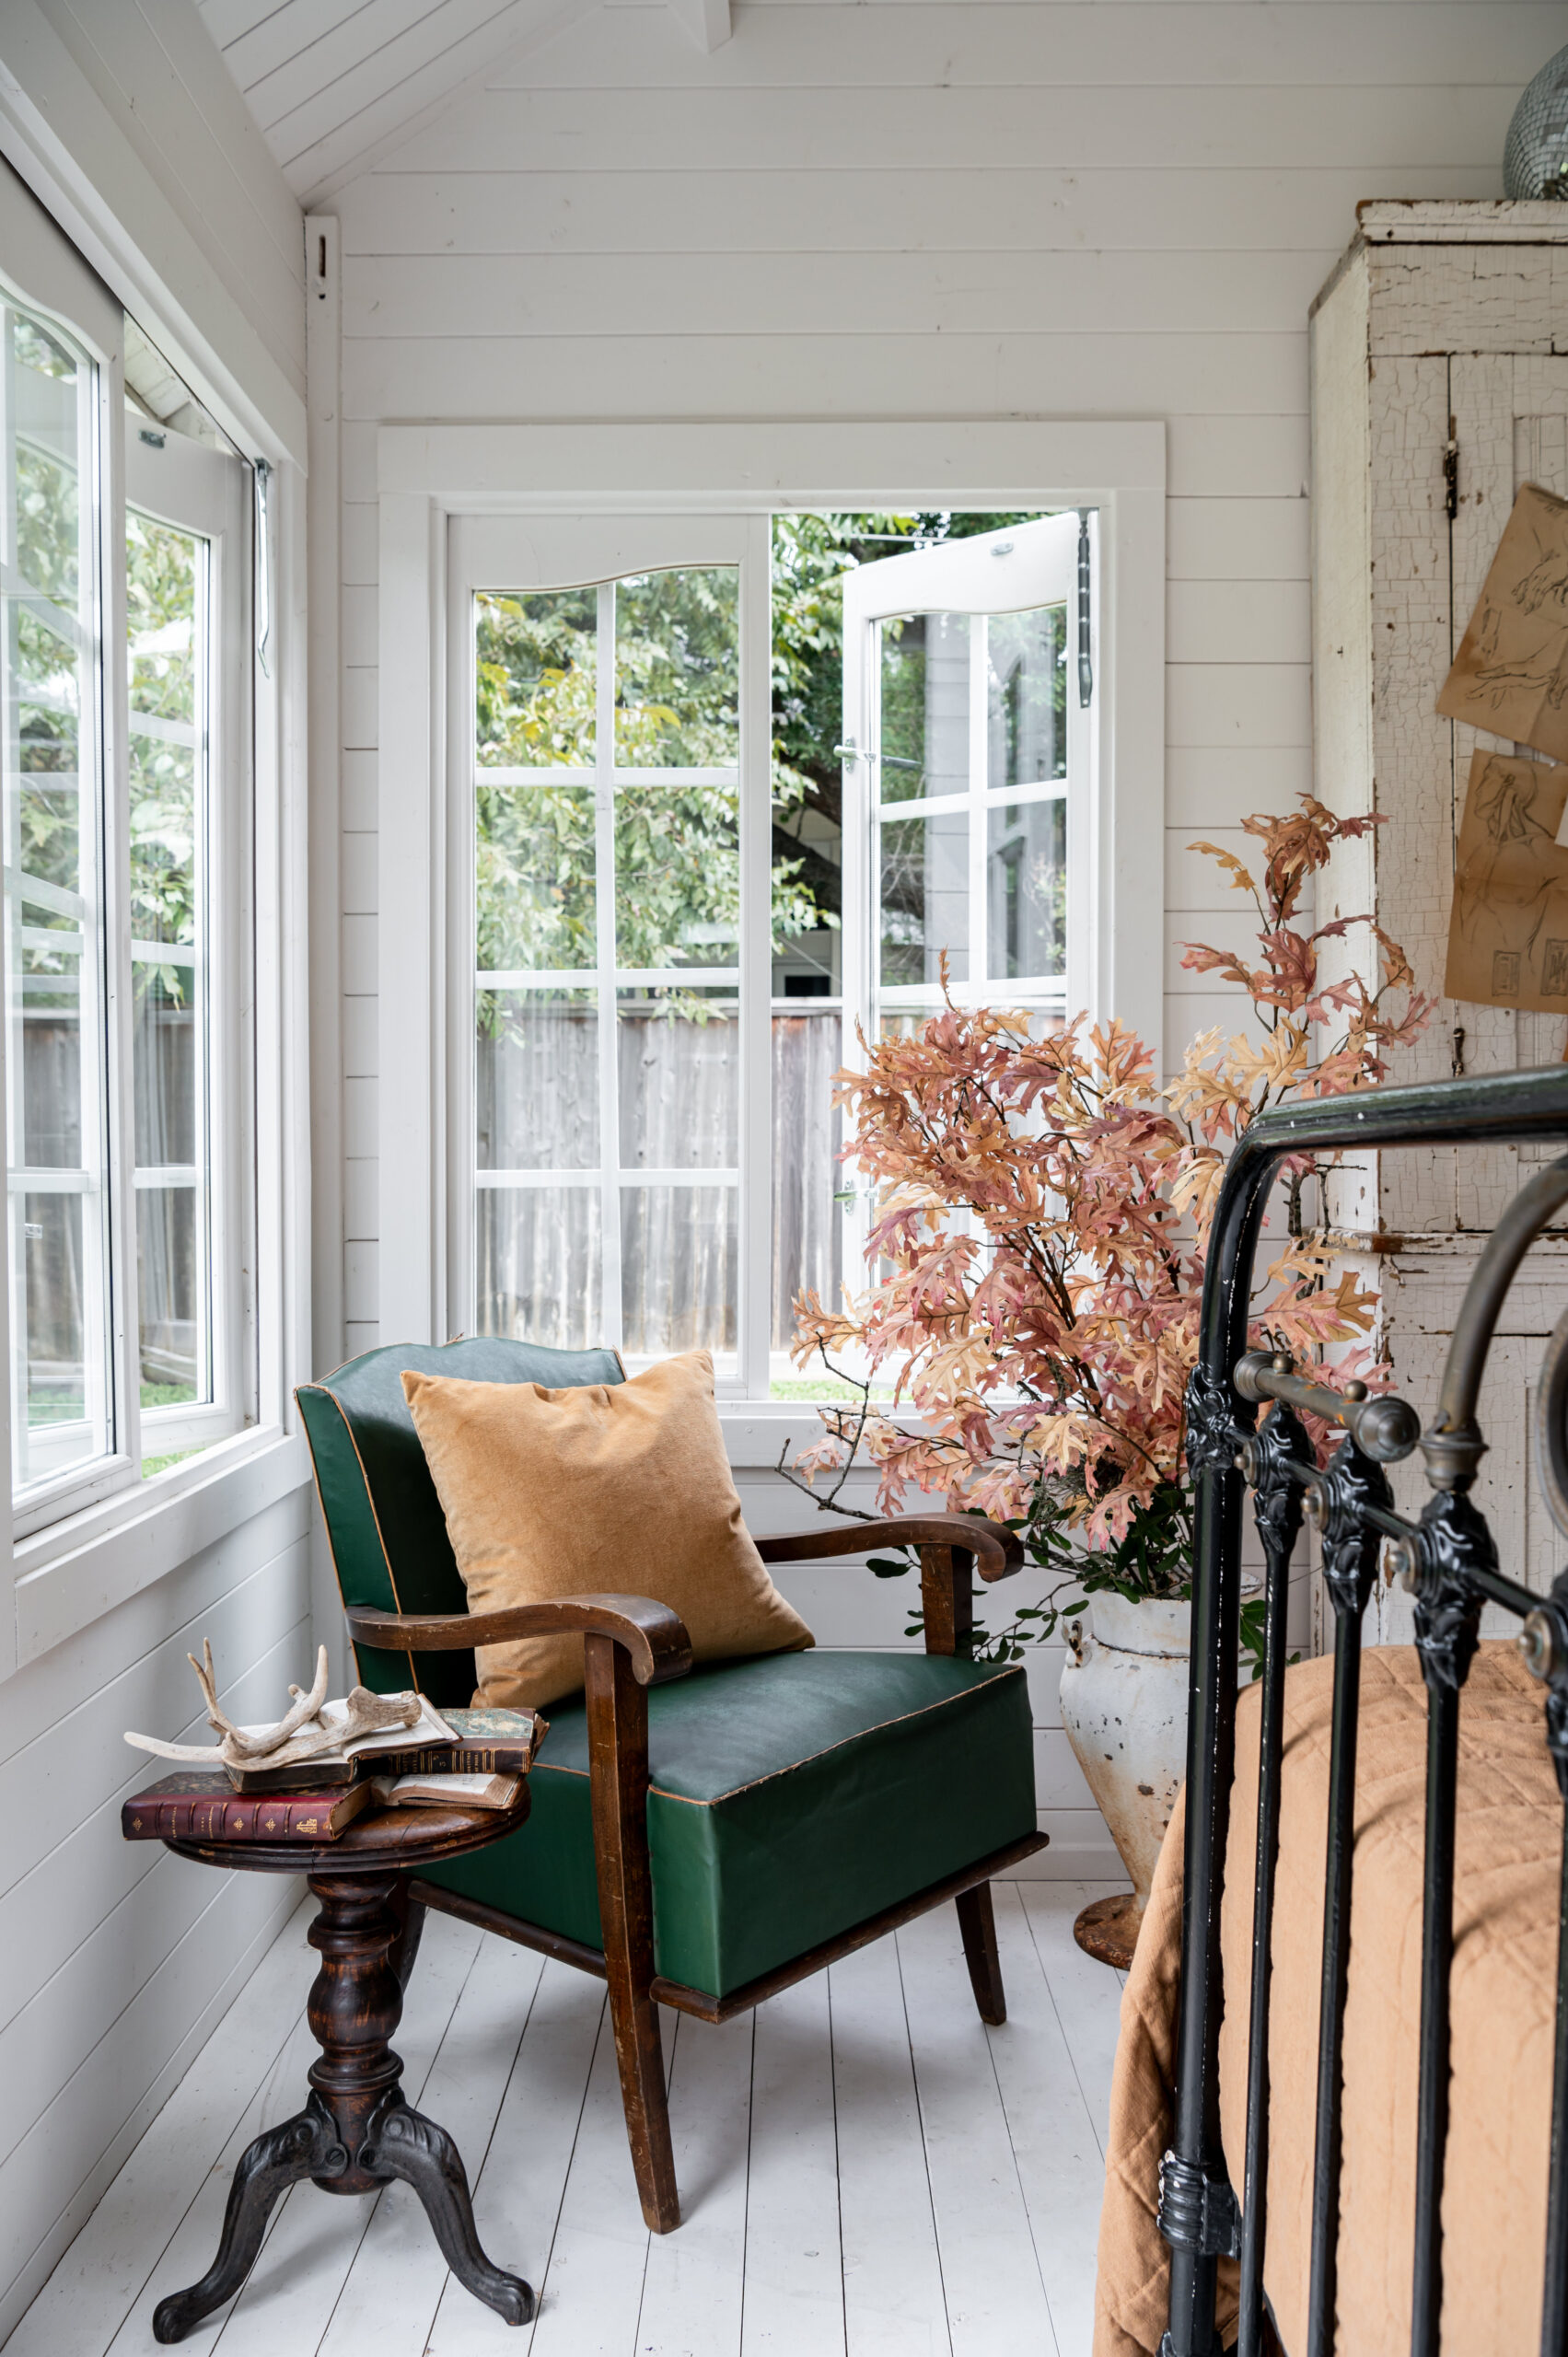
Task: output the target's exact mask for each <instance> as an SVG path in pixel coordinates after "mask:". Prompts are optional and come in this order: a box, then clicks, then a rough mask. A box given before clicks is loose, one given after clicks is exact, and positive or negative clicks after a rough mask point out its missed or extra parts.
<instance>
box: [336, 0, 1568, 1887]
mask: <svg viewBox="0 0 1568 2357" xmlns="http://www.w3.org/2000/svg"><path fill="white" fill-rule="evenodd" d="M735 27H736V29H735V34H734V38H733V39H732V40H731V41H729V42H728V43H727V44H726V46H725V47H723V48H722V49H720V50H718V51H717V52H714V54H713V55H712V56H706V57H704V56H703V55H702V54H700V53H699V52H697V51H695V50H694V49H693V47H692V45H691V42H690V41H688V40H687V39H686V38H685V36H684V35H683V34H682V33H681V32H680V30H679V26H678V24H677V22H676V20H675V18H674V17H673V15H672V14H671V13H670V11H668V9H666V8H663V7H636V6H629V7H608V8H603V9H600V10H598V11H596V12H595V13H593V14H592V15H589V16H587V17H583V18H582V19H581V20H580V21H578V22H576V23H575V24H573V25H571V26H569V27H568V28H567V29H564V30H563V32H562V33H561V34H560V35H559V36H558V37H557V38H556V39H555V40H554V41H551V42H549V43H548V44H546V45H545V46H543V47H541V48H535V49H533V50H532V51H530V52H528V54H526V55H522V56H519V57H518V58H517V61H516V62H515V63H505V62H504V63H503V64H501V65H500V66H498V67H496V68H494V69H493V70H492V71H491V73H490V74H489V75H488V78H487V84H486V86H485V87H482V88H481V89H478V90H476V91H474V92H472V93H471V94H470V95H469V96H467V97H466V98H464V99H461V100H460V101H459V102H457V103H455V104H453V105H452V106H451V107H450V108H449V109H448V110H447V111H446V112H445V113H443V114H442V115H441V116H440V117H439V118H438V119H437V120H436V122H433V123H431V124H429V125H427V126H426V127H424V128H423V129H421V130H420V131H419V132H418V133H417V134H415V135H414V136H413V137H412V139H411V140H410V141H409V143H408V144H407V145H404V146H403V147H402V148H401V149H399V150H397V151H396V152H394V153H392V154H389V155H388V156H386V157H383V158H382V159H381V160H380V162H379V163H378V164H377V167H376V168H374V169H373V170H370V171H368V172H366V174H365V175H364V176H363V177H361V178H359V179H357V180H354V181H352V182H351V183H350V184H349V185H347V186H346V187H344V188H343V189H342V190H341V191H340V192H339V193H338V194H337V196H336V197H335V198H334V199H331V201H330V206H329V209H331V210H332V211H335V212H336V213H337V214H338V215H339V216H340V219H341V224H342V242H343V280H342V291H343V402H342V416H343V442H342V449H343V509H342V533H343V679H342V685H343V696H342V712H343V842H342V850H343V944H342V946H343V993H344V996H343V1051H344V1064H343V1115H344V1141H345V1163H344V1200H345V1236H344V1247H343V1249H344V1305H345V1318H346V1321H347V1331H346V1337H345V1341H346V1347H347V1348H348V1349H349V1350H351V1351H352V1350H354V1349H357V1348H361V1347H364V1346H365V1345H366V1344H367V1343H369V1342H370V1341H373V1340H375V1339H376V1337H377V1173H376V1167H375V1160H374V1157H375V1153H376V1098H377V1070H376V1020H375V1013H376V1010H375V992H376V976H377V918H376V874H377V845H376V825H377V755H376V709H377V679H376V672H375V668H374V666H375V662H376V644H377V526H376V511H375V505H374V502H375V494H376V452H375V437H376V429H377V424H379V423H381V422H383V421H390V420H439V421H447V420H487V419H496V420H507V419H528V420H552V419H563V420H569V419H579V418H598V419H614V418H618V417H624V418H636V419H650V418H655V419H680V420H686V419H698V420H701V419H708V418H712V419H731V418H760V417H761V418H859V419H866V418H869V419H877V418H882V417H887V418H907V417H976V418H997V417H1017V416H1043V417H1051V418H1077V417H1088V418H1102V417H1157V418H1161V419H1163V420H1164V421H1165V422H1166V425H1167V452H1168V467H1169V483H1170V501H1169V511H1168V519H1167V520H1168V550H1169V556H1168V571H1169V591H1168V657H1169V668H1168V673H1167V692H1166V714H1167V728H1166V735H1167V771H1166V819H1167V877H1168V882H1167V945H1166V950H1165V956H1166V970H1167V1004H1166V1028H1167V1043H1168V1045H1167V1052H1170V1051H1173V1050H1179V1046H1180V1044H1181V1043H1182V1042H1183V1041H1184V1040H1185V1039H1187V1038H1188V1037H1189V1036H1190V1035H1191V1032H1192V1031H1194V1030H1196V1029H1198V1028H1202V1026H1203V1025H1205V1024H1207V1023H1210V1022H1214V1021H1219V1020H1225V1019H1234V1018H1235V1016H1236V1012H1237V1010H1236V1003H1235V1001H1234V1000H1233V999H1227V998H1226V997H1225V995H1223V994H1221V993H1214V991H1213V990H1212V989H1208V990H1206V989H1204V988H1202V987H1201V986H1199V984H1200V978H1198V977H1196V976H1193V975H1190V974H1187V973H1185V972H1184V971H1183V970H1182V969H1181V967H1180V962H1179V959H1180V949H1179V944H1180V943H1181V942H1182V941H1183V940H1186V939H1190V938H1192V937H1194V936H1196V937H1198V938H1210V939H1213V938H1214V937H1215V935H1216V930H1217V932H1218V937H1219V938H1221V939H1222V940H1223V939H1227V938H1232V937H1235V936H1236V935H1237V934H1238V933H1239V930H1240V927H1239V923H1238V918H1237V911H1236V909H1235V907H1232V908H1229V909H1227V908H1225V907H1223V906H1222V905H1220V902H1221V896H1220V895H1219V894H1218V893H1217V891H1216V889H1215V888H1214V882H1213V871H1212V870H1211V869H1209V868H1208V867H1207V866H1206V865H1205V864H1204V863H1203V862H1202V861H1201V860H1199V859H1196V858H1195V857H1193V855H1192V854H1191V853H1189V851H1188V850H1187V849H1186V846H1187V844H1188V843H1189V842H1191V839H1192V838H1193V836H1194V835H1195V834H1202V835H1205V836H1207V837H1209V838H1211V839H1212V840H1214V841H1218V842H1224V843H1228V844H1231V845H1233V846H1238V845H1239V842H1240V840H1241V839H1240V837H1239V835H1238V833H1237V829H1238V824H1239V820H1240V819H1241V817H1242V816H1243V814H1244V813H1246V812H1248V811H1249V810H1256V809H1260V808H1262V809H1268V808H1278V807H1283V806H1284V805H1285V804H1286V803H1287V802H1288V800H1289V798H1290V797H1291V796H1292V795H1295V793H1296V792H1298V791H1300V790H1303V789H1305V788H1307V786H1308V785H1309V784H1310V782H1311V771H1310V750H1309V748H1310V695H1309V679H1308V657H1309V644H1310V640H1309V625H1308V614H1307V337H1306V321H1307V305H1308V303H1309V301H1310V299H1311V297H1312V296H1313V294H1314V293H1315V291H1316V289H1317V288H1318V285H1319V284H1320V283H1321V282H1322V280H1323V278H1324V277H1325V276H1326V274H1327V273H1328V271H1329V269H1330V265H1331V263H1332V262H1333V261H1334V259H1335V257H1336V256H1337V254H1338V253H1339V251H1340V250H1342V247H1343V245H1344V244H1345V242H1346V240H1347V239H1348V238H1349V237H1350V235H1351V234H1352V232H1353V228H1354V206H1355V203H1356V202H1357V200H1358V199H1360V198H1363V197H1370V196H1389V197H1399V196H1416V195H1421V196H1437V195H1446V196H1457V197H1486V196H1495V195H1497V194H1499V193H1500V192H1501V157H1502V149H1503V139H1504V131H1505V129H1506V125H1507V122H1508V117H1509V114H1510V112H1511V110H1512V109H1513V106H1514V104H1515V102H1516V97H1517V94H1518V91H1519V89H1520V87H1521V86H1522V85H1523V83H1524V82H1525V81H1526V80H1527V78H1528V77H1529V75H1531V74H1532V73H1533V72H1534V71H1535V69H1536V67H1537V66H1538V65H1539V64H1540V62H1541V61H1542V59H1543V58H1545V57H1546V56H1548V55H1549V54H1550V53H1551V52H1552V51H1553V50H1554V49H1555V48H1556V47H1558V46H1559V45H1560V43H1561V42H1562V41H1563V39H1564V38H1565V37H1568V10H1564V9H1563V8H1562V7H1561V6H1551V7H1543V6H1516V5H1512V0H1483V5H1475V0H1458V5H1422V4H1421V0H1409V4H1408V5H1398V6H1395V5H1367V6H1340V5H1329V4H1328V0H1322V4H1319V0H1305V5H1279V6H1276V5H1268V6H1253V5H1240V4H1239V0H1197V4H1196V5H1194V0H1156V5H1152V6H1150V5H1144V4H1143V0H1110V5H1098V6H1054V5H1042V0H1013V4H1012V5H1000V6H993V5H991V0H963V4H962V5H954V0H925V4H924V5H922V4H920V0H917V4H916V5H906V0H877V5H874V6H846V5H842V0H822V4H821V5H788V4H787V0H786V4H785V5H778V4H777V0H772V4H770V5H755V6H753V5H742V6H739V7H738V9H737V10H736V14H735ZM1155 954H1158V952H1157V949H1156V947H1155V946H1153V945H1152V946H1151V955H1155ZM388 1339H389V1340H390V1339H392V1338H391V1337H389V1338H388ZM743 1489H744V1492H745V1497H746V1504H747V1511H748V1514H749V1516H750V1517H751V1518H752V1519H753V1521H754V1523H755V1525H756V1527H759V1528H772V1529H777V1528H781V1527H789V1526H790V1524H791V1523H795V1522H797V1521H798V1519H799V1518H800V1507H799V1504H798V1502H793V1503H792V1502H791V1501H790V1499H789V1498H788V1497H787V1496H786V1495H784V1494H781V1491H780V1485H779V1484H778V1482H777V1480H776V1478H775V1477H772V1476H769V1475H767V1474H765V1473H763V1472H761V1470H749V1471H747V1472H746V1473H745V1475H744V1478H743ZM786 1585H788V1586H789V1589H790V1592H791V1594H792V1595H793V1596H795V1597H796V1600H797V1601H798V1602H799V1603H800V1605H801V1607H802V1608H803V1609H804V1610H805V1611H806V1613H807V1617H808V1618H809V1619H810V1620H812V1621H813V1624H814V1626H815V1627H816V1628H817V1629H818V1631H819V1635H820V1636H821V1637H823V1638H824V1639H825V1640H826V1641H829V1642H833V1643H868V1642H870V1643H876V1642H883V1641H885V1640H886V1639H887V1638H888V1637H889V1635H891V1634H893V1633H895V1632H896V1631H898V1630H899V1629H900V1628H901V1625H902V1618H901V1612H900V1603H901V1593H900V1590H899V1589H897V1588H891V1587H878V1586H877V1585H876V1584H874V1583H872V1582H870V1581H869V1580H868V1579H866V1577H865V1575H864V1573H862V1574H858V1575H857V1574H854V1573H851V1572H850V1571H849V1570H848V1569H847V1567H837V1568H834V1569H832V1570H823V1571H819V1572H812V1573H808V1574H807V1573H796V1574H793V1575H790V1576H789V1577H788V1578H787V1580H786ZM997 1601H998V1602H1000V1601H1001V1598H1000V1597H999V1598H998V1599H997ZM1060 1658H1061V1657H1060V1655H1046V1656H1043V1657H1042V1659H1041V1660H1040V1664H1039V1666H1038V1667H1036V1668H1035V1669H1034V1670H1033V1672H1032V1675H1031V1683H1032V1686H1033V1689H1034V1691H1035V1693H1036V1697H1037V1718H1038V1720H1039V1724H1040V1789H1041V1795H1042V1799H1045V1800H1046V1801H1047V1802H1048V1804H1049V1806H1050V1809H1051V1817H1050V1818H1049V1820H1048V1821H1049V1822H1051V1825H1052V1829H1053V1831H1054V1832H1055V1834H1056V1836H1057V1846H1056V1848H1055V1850H1054V1851H1053V1852H1052V1853H1051V1855H1052V1859H1053V1861H1054V1863H1056V1864H1057V1865H1058V1866H1059V1867H1060V1868H1061V1869H1062V1870H1063V1871H1074V1870H1076V1871H1080V1872H1087V1871H1103V1869H1104V1866H1105V1864H1106V1862H1107V1856H1108V1853H1107V1852H1106V1850H1105V1848H1104V1846H1103V1840H1102V1837H1101V1836H1100V1833H1099V1829H1098V1817H1095V1816H1094V1815H1093V1814H1092V1812H1089V1811H1087V1810H1086V1809H1085V1807H1084V1806H1083V1804H1084V1802H1085V1801H1086V1794H1085V1793H1084V1791H1083V1787H1082V1785H1081V1782H1078V1780H1077V1776H1076V1771H1075V1769H1074V1766H1073V1764H1072V1762H1071V1759H1070V1758H1068V1757H1067V1756H1066V1752H1065V1739H1064V1738H1063V1736H1062V1735H1061V1733H1060V1728H1059V1725H1058V1724H1056V1713H1055V1704H1054V1694H1055V1685H1056V1677H1057V1674H1058V1671H1059V1668H1060Z"/></svg>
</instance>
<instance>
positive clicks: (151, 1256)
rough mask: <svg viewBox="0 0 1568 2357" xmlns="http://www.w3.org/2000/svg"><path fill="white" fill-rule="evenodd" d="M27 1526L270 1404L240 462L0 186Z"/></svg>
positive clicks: (16, 1463) (16, 1255)
mask: <svg viewBox="0 0 1568 2357" xmlns="http://www.w3.org/2000/svg"><path fill="white" fill-rule="evenodd" d="M0 226H4V228H5V230H6V237H5V239H4V242H3V244H0V339H3V354H4V375H3V379H0V448H3V465H4V509H3V517H0V535H3V539H0V564H3V567H4V572H3V576H0V589H3V594H4V623H5V635H4V648H3V655H0V737H3V743H4V850H5V963H6V1035H5V1082H6V1149H7V1171H8V1189H7V1214H8V1216H7V1238H6V1241H7V1273H8V1288H7V1292H8V1302H9V1403H10V1429H11V1456H12V1480H13V1494H14V1506H15V1526H14V1527H15V1528H16V1529H17V1532H18V1534H21V1533H26V1532H28V1531H29V1530H36V1529H38V1528H40V1527H41V1526H42V1525H44V1524H45V1523H48V1522H51V1521H53V1520H56V1519H58V1518H59V1517H60V1516H61V1515H64V1514H66V1513H68V1512H71V1511H73V1510H74V1509H75V1508H76V1507H79V1506H80V1505H82V1504H86V1503H87V1502H88V1501H90V1500H92V1499H94V1498H97V1497H100V1496H102V1495H104V1494H105V1493H106V1492H110V1491H113V1490H116V1489H122V1488H129V1487H131V1486H133V1485H135V1484H138V1483H140V1482H141V1481H143V1480H149V1479H156V1478H157V1475H158V1474H160V1473H161V1472H163V1471H164V1470H165V1469H168V1467H169V1466H170V1465H171V1464H173V1463H174V1462H176V1461H178V1460H179V1459H180V1458H182V1457H188V1456H191V1455H192V1454H194V1453H195V1452H196V1451H198V1450H200V1449H202V1448H204V1447H206V1446H210V1445H211V1443H212V1442H214V1441H215V1440H218V1439H221V1438H224V1437H225V1436H226V1435H227V1434H231V1433H233V1432H235V1431H237V1430H238V1428H239V1427H240V1426H241V1425H242V1424H243V1423H244V1422H246V1421H247V1420H248V1416H250V1415H252V1414H253V1412H254V1411H253V1396H254V1376H253V1373H252V1372H250V1371H249V1370H250V1364H251V1359H252V1355H253V1354H252V1353H251V1351H250V1346H249V1344H248V1341H247V1330H248V1329H247V1318H248V1305H247V1301H246V1297H245V1290H244V1277H243V1273H242V1272H243V1271H245V1269H246V1268H247V1266H248V1264H250V1263H251V1262H252V1261H253V1254H252V1253H251V1252H250V1251H249V1250H248V1249H247V1247H246V1230H245V1217H246V1214H245V1211H244V1203H245V1200H246V1195H247V1191H248V1190H247V1185H246V1179H245V1171H246V1165H247V1160H248V1157H249V1156H250V1152H251V1137H252V1127H251V1120H250V1103H251V1096H252V1091H251V1086H250V1079H249V1077H248V1071H247V1057H246V1052H245V1051H244V1049H243V1046H242V1037H241V1026H240V1014H239V993H240V985H241V979H242V976H243V973H244V971H245V970H246V966H247V963H248V960H249V958H250V940H249V924H250V918H249V900H250V895H249V886H248V882H247V875H248V865H247V863H248V859H249V847H250V798H249V797H250V712H249V686H250V661H249V656H250V604H251V582H250V573H251V553H250V507H251V496H250V470H249V469H248V468H247V467H246V466H245V465H243V464H242V463H241V461H240V460H239V459H238V457H237V456H236V455H235V454H234V453H233V452H232V450H231V449H229V448H228V447H226V445H225V443H224V441H223V437H222V436H221V435H219V433H218V432H217V430H216V428H215V426H214V425H213V424H212V423H211V421H210V420H209V419H208V418H207V417H206V416H205V414H204V412H202V410H201V408H200V406H199V404H197V403H196V402H195V401H193V399H192V396H191V395H190V394H189V393H188V392H187V390H186V389H185V388H184V387H183V386H182V385H181V384H180V381H179V379H178V377H176V376H175V375H174V374H173V372H172V371H171V370H170V369H169V368H168V366H167V364H166V363H165V362H164V361H163V360H162V359H161V357H160V356H159V354H158V353H157V349H156V347H155V346H154V345H153V344H152V343H150V342H149V340H148V339H147V337H146V336H145V334H143V333H142V332H141V331H140V330H139V329H138V328H137V327H136V325H135V324H134V322H132V321H131V320H129V319H127V317H126V316H125V314H124V313H123V312H122V309H121V308H120V307H119V306H118V305H117V304H116V303H114V302H113V300H112V299H111V298H110V296H109V294H108V292H107V290H106V289H105V288H104V286H103V285H102V284H101V282H100V281H99V279H98V278H97V277H96V276H95V275H94V273H92V272H91V271H90V270H88V269H87V265H86V264H85V263H84V262H83V261H82V260H81V259H80V257H79V256H78V255H77V254H76V252H75V249H74V248H73V247H71V246H70V244H69V243H68V242H67V240H66V239H65V238H64V237H63V236H62V235H61V234H60V232H59V231H58V230H57V229H56V228H55V227H54V226H53V224H52V222H51V221H50V220H49V219H48V217H47V215H44V214H43V213H42V212H41V209H40V208H39V207H38V206H37V205H36V204H35V203H33V201H32V200H31V199H30V198H29V196H28V195H27V194H26V192H24V191H23V190H22V189H21V188H20V187H19V185H18V184H17V183H16V182H15V181H13V180H10V179H9V177H8V176H7V178H6V181H5V184H4V186H3V187H0Z"/></svg>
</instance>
